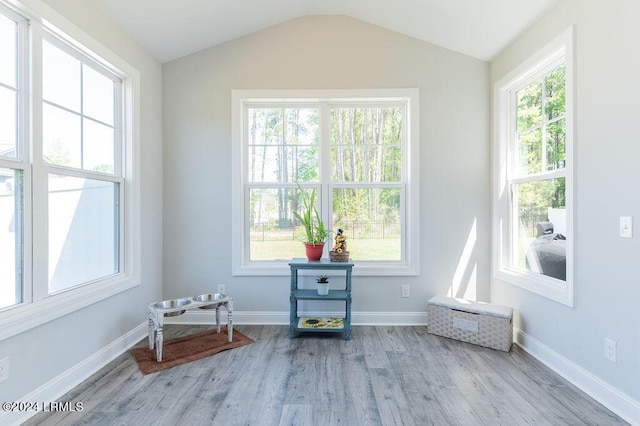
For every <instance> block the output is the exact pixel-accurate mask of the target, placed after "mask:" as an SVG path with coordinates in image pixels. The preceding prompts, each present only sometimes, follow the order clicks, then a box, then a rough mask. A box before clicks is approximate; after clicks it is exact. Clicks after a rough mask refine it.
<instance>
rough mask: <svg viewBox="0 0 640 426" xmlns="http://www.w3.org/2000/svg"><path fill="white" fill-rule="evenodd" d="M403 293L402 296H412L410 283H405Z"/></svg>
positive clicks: (402, 288)
mask: <svg viewBox="0 0 640 426" xmlns="http://www.w3.org/2000/svg"><path fill="white" fill-rule="evenodd" d="M401 295H402V297H410V296H411V289H410V287H409V284H403V285H402V287H401Z"/></svg>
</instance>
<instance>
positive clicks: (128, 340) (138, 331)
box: [0, 321, 147, 425]
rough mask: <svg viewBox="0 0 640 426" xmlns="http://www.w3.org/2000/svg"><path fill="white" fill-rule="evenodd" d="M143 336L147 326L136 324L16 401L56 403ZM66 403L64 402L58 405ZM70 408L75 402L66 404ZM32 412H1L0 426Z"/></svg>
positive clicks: (33, 413) (16, 423)
mask: <svg viewBox="0 0 640 426" xmlns="http://www.w3.org/2000/svg"><path fill="white" fill-rule="evenodd" d="M146 336H147V322H146V321H145V322H144V323H143V324H140V325H139V326H137V327H136V328H134V329H133V330H131V331H129V332H128V333H126V334H125V335H123V336H122V337H120V338H118V339H116V340H115V341H113V342H111V343H110V344H109V345H107V346H105V347H104V348H102V349H101V350H99V351H98V352H96V353H94V354H93V355H91V356H90V357H88V358H86V359H84V360H83V361H80V362H79V363H78V364H76V365H75V366H73V367H72V368H70V369H68V370H67V371H65V372H64V373H62V374H60V375H58V376H57V377H55V378H53V379H52V380H49V381H48V382H47V383H45V384H44V385H42V386H40V387H39V388H38V389H36V390H34V391H33V392H31V393H29V394H28V395H25V396H24V397H22V398H20V401H23V402H31V401H40V402H41V403H42V402H52V401H60V397H62V396H63V395H64V394H65V393H67V392H69V391H70V390H71V389H73V388H74V387H76V386H78V385H79V384H80V383H82V382H83V381H84V380H86V379H88V378H89V377H91V375H92V374H94V373H96V372H97V371H98V370H100V369H101V368H102V367H104V366H105V365H107V364H109V363H110V362H111V361H113V360H114V359H116V358H117V357H119V356H120V355H122V354H123V353H124V352H125V351H127V350H129V349H130V348H132V347H133V346H134V345H135V344H136V343H138V342H139V341H140V340H141V339H143V338H145V337H146ZM62 402H67V401H62ZM69 402H71V405H73V404H74V403H75V402H79V401H69ZM37 413H38V412H36V411H28V412H2V413H0V424H2V425H20V424H22V423H23V422H25V421H26V420H28V419H29V418H31V417H33V416H34V415H36V414H37Z"/></svg>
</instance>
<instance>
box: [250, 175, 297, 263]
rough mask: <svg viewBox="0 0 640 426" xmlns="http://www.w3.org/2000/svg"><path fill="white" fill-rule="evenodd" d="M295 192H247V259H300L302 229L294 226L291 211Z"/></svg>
mask: <svg viewBox="0 0 640 426" xmlns="http://www.w3.org/2000/svg"><path fill="white" fill-rule="evenodd" d="M296 193H297V190H296V189H294V188H291V189H285V188H282V189H255V188H254V189H251V190H250V191H249V207H250V208H249V215H250V216H249V222H250V223H249V232H250V237H249V240H250V241H249V259H250V260H274V259H291V258H292V257H301V256H304V246H303V244H302V240H303V239H304V235H305V234H304V229H303V228H302V227H301V226H298V227H296V226H295V225H296V224H295V223H294V220H293V218H294V216H293V211H297V209H298V208H297V207H295V203H296V200H295V195H296Z"/></svg>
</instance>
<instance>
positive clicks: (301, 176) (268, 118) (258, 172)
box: [247, 108, 320, 182]
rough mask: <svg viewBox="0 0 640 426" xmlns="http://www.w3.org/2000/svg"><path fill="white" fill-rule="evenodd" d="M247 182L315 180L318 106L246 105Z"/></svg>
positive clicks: (317, 160)
mask: <svg viewBox="0 0 640 426" xmlns="http://www.w3.org/2000/svg"><path fill="white" fill-rule="evenodd" d="M247 114H248V126H249V127H248V129H247V130H248V136H249V140H248V173H249V181H250V182H296V181H298V182H309V181H317V180H318V176H319V170H320V161H319V158H318V156H319V150H318V137H319V131H320V130H319V124H318V123H319V119H318V109H317V108H249V109H248V111H247Z"/></svg>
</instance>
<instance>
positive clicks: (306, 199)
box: [293, 182, 331, 260]
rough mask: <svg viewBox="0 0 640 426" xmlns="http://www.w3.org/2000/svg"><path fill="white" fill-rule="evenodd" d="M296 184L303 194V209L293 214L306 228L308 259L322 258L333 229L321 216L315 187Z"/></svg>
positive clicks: (305, 240)
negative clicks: (306, 187) (305, 187)
mask: <svg viewBox="0 0 640 426" xmlns="http://www.w3.org/2000/svg"><path fill="white" fill-rule="evenodd" d="M296 184H297V185H298V189H299V190H300V194H302V211H301V212H300V213H298V212H294V213H293V214H294V215H295V217H296V219H298V221H299V222H300V223H301V224H302V226H303V228H304V232H305V239H304V241H303V242H304V245H305V249H306V253H307V259H309V260H320V258H321V257H322V250H324V243H325V241H326V240H327V238H328V237H329V235H331V231H329V230H328V229H327V228H326V227H325V226H324V222H323V221H322V219H321V218H320V213H319V212H318V206H317V205H316V190H315V188H314V189H312V190H311V191H305V190H303V189H302V187H301V186H300V184H299V183H297V182H296Z"/></svg>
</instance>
